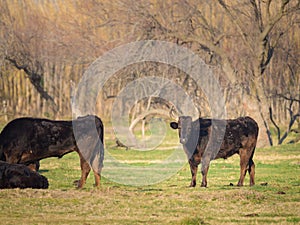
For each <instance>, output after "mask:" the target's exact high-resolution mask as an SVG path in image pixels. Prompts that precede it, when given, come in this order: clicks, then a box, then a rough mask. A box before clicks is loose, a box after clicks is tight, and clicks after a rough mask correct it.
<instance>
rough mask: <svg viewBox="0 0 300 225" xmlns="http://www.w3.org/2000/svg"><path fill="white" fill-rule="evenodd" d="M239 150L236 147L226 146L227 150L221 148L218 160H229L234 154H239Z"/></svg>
mask: <svg viewBox="0 0 300 225" xmlns="http://www.w3.org/2000/svg"><path fill="white" fill-rule="evenodd" d="M238 153H239V149H238V148H236V147H235V146H226V148H221V149H220V151H219V152H218V154H217V156H216V159H219V158H223V159H227V158H228V157H230V156H233V155H234V154H238Z"/></svg>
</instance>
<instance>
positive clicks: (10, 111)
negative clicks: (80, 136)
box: [0, 0, 300, 146]
mask: <svg viewBox="0 0 300 225" xmlns="http://www.w3.org/2000/svg"><path fill="white" fill-rule="evenodd" d="M299 7H300V1H299V0H264V1H261V0H231V1H229V0H201V1H200V0H190V1H188V0H173V1H171V0H161V1H159V0H150V1H149V0H148V1H145V0H141V1H135V0H116V1H107V0H102V1H100V0H85V1H78V0H1V1H0V105H1V107H0V120H1V121H2V123H6V122H7V121H9V120H11V119H13V118H16V117H20V116H38V117H47V118H52V119H65V118H71V117H72V110H71V97H72V95H73V93H74V88H75V87H76V84H78V82H79V81H80V79H81V77H82V75H83V73H84V71H85V69H86V68H87V67H88V66H89V65H90V64H91V63H92V62H93V61H94V60H96V59H97V58H98V57H99V56H101V55H102V54H103V53H105V52H107V51H109V50H111V49H113V48H114V47H116V46H120V45H122V44H126V43H129V42H133V41H138V40H164V41H170V42H174V43H177V44H178V45H180V46H184V47H187V48H189V49H191V50H192V51H193V52H195V53H196V54H198V55H199V56H200V57H201V58H202V59H203V60H204V61H205V62H206V63H207V64H209V65H212V66H213V68H214V73H215V75H216V76H217V79H218V80H219V82H220V84H221V86H222V92H223V93H224V96H225V100H226V106H227V116H228V117H229V118H234V117H237V116H243V115H249V116H251V117H253V118H255V119H256V120H257V121H258V122H259V125H260V145H261V146H262V145H264V146H265V145H274V144H281V143H282V142H283V141H284V140H285V138H286V137H287V136H288V135H289V134H290V133H291V132H292V131H295V132H299V130H300V121H299V118H300V67H299V63H300V61H299V59H300V32H299V27H300V10H299ZM158 74H159V76H162V77H166V78H168V79H170V80H172V81H174V82H176V83H177V84H178V85H180V86H181V87H183V88H184V89H185V90H186V92H187V93H188V94H189V95H190V96H192V98H193V100H194V101H195V103H196V104H197V107H198V109H199V112H200V115H201V116H209V113H210V109H209V106H208V104H207V99H206V97H205V95H204V94H203V93H202V91H201V89H200V88H199V87H197V85H195V82H194V81H193V80H192V79H191V78H190V77H189V76H188V75H187V74H185V73H183V72H182V71H179V70H178V69H176V68H172V67H170V66H168V65H163V64H159V63H151V62H147V63H141V64H135V65H132V66H129V67H127V68H124V69H123V70H121V71H119V72H118V73H117V74H115V75H114V76H113V77H111V79H110V80H109V81H108V82H107V83H106V84H105V86H104V88H103V90H102V91H101V93H100V94H99V97H98V102H97V114H98V115H99V116H100V117H101V118H103V119H104V120H109V117H110V115H111V112H110V111H111V106H112V103H113V102H114V99H115V98H116V96H117V95H118V93H119V92H120V91H121V90H122V88H124V87H125V86H126V84H128V83H130V82H131V81H133V80H135V79H137V78H140V77H145V76H153V75H155V76H158ZM174 94H176V93H174ZM150 109H153V110H156V111H157V112H161V111H164V112H165V113H162V114H165V115H168V113H169V110H170V109H171V104H170V103H168V102H165V101H163V100H162V99H157V98H149V99H143V100H141V101H140V102H137V104H136V106H135V109H134V110H133V112H132V115H131V117H132V120H133V121H134V119H135V118H139V115H143V118H144V117H145V116H144V115H147V112H149V117H150V111H151V110H150ZM153 110H152V111H151V113H152V112H153ZM159 110H160V111H159Z"/></svg>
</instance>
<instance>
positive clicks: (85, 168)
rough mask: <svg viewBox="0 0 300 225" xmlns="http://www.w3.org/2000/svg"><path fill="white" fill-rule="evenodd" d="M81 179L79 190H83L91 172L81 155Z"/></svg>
mask: <svg viewBox="0 0 300 225" xmlns="http://www.w3.org/2000/svg"><path fill="white" fill-rule="evenodd" d="M80 167H81V178H80V180H79V181H78V184H77V188H82V187H83V186H84V184H85V182H86V178H87V176H88V175H89V173H90V171H91V167H90V165H89V164H88V162H87V161H86V160H85V159H84V158H83V157H82V156H81V155H80Z"/></svg>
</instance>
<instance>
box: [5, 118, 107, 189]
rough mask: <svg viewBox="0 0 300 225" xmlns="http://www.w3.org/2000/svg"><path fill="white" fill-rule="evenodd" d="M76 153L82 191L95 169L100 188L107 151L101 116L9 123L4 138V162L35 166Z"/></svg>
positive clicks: (31, 119)
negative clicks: (41, 161)
mask: <svg viewBox="0 0 300 225" xmlns="http://www.w3.org/2000/svg"><path fill="white" fill-rule="evenodd" d="M75 137H76V138H75ZM73 151H76V152H77V153H78V154H79V157H80V166H81V178H80V180H79V181H78V183H77V186H78V188H82V187H83V185H84V184H85V182H86V178H87V176H88V174H89V172H90V170H91V167H92V169H93V171H94V176H95V186H99V184H100V178H101V177H100V173H101V169H102V166H103V158H104V148H103V124H102V121H101V119H100V118H98V117H97V116H85V117H80V118H78V119H76V120H73V121H55V120H48V119H38V118H19V119H15V120H13V121H11V122H10V123H8V124H7V125H6V126H5V127H4V129H3V131H2V132H1V134H0V159H1V160H3V161H6V162H8V163H16V164H25V165H32V164H37V161H39V160H41V159H44V158H48V157H59V158H61V157H62V156H64V155H65V154H67V153H70V152H73Z"/></svg>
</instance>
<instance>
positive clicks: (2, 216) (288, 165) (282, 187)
mask: <svg viewBox="0 0 300 225" xmlns="http://www.w3.org/2000/svg"><path fill="white" fill-rule="evenodd" d="M168 135H169V134H168ZM171 136H172V135H170V137H171ZM175 137H176V136H175ZM167 140H168V141H166V142H163V143H162V145H161V146H162V147H161V146H160V148H158V149H155V150H151V151H135V150H128V151H126V150H124V149H123V148H115V147H114V146H113V145H114V143H113V141H112V140H109V139H106V156H108V155H111V156H112V157H114V158H115V159H116V160H117V161H120V162H124V161H125V160H126V163H125V164H126V165H127V166H130V168H131V167H132V168H133V169H134V168H135V167H136V168H144V167H147V166H153V168H154V169H155V168H159V166H160V163H161V161H164V160H165V159H166V158H168V157H169V156H170V155H171V154H172V153H173V152H174V151H175V150H174V148H172V146H176V142H177V141H178V140H177V139H175V138H173V140H172V137H171V139H170V138H167ZM254 161H255V163H256V185H255V186H253V187H249V176H248V175H247V176H246V180H245V186H244V187H237V186H230V185H229V184H230V183H233V184H236V183H237V181H238V178H239V157H238V156H233V157H231V158H228V159H227V160H222V159H220V160H215V161H212V163H211V166H210V170H209V174H208V188H200V186H199V183H200V180H201V174H200V173H199V172H198V179H197V181H198V185H197V187H196V188H188V185H189V182H190V178H191V175H190V171H189V166H188V165H187V164H186V163H185V164H184V165H183V166H181V167H180V168H179V169H178V171H177V172H176V173H175V174H174V175H173V176H171V177H169V178H168V179H164V180H163V181H162V182H159V183H157V184H152V185H146V186H142V185H141V186H127V185H124V184H118V183H115V182H113V181H112V180H111V179H108V178H107V177H102V180H101V187H100V188H99V189H96V188H94V187H93V183H94V180H93V175H92V174H90V176H89V178H88V180H87V184H86V186H85V188H84V189H83V190H76V189H75V187H74V186H73V181H74V180H76V179H78V178H79V177H80V166H79V157H78V156H77V154H76V153H70V154H68V155H66V156H64V157H63V158H61V159H56V158H49V159H45V160H42V161H41V173H42V174H43V175H44V176H46V177H47V178H48V180H49V183H50V186H49V189H48V190H32V189H25V190H21V189H14V190H0V221H1V222H0V224H178V225H194V224H299V223H300V176H299V175H300V144H293V145H282V146H276V147H272V148H263V149H257V150H256V153H255V156H254ZM170 165H173V164H172V162H170V163H169V164H167V166H170ZM174 165H175V164H174ZM104 166H105V167H104V169H103V174H108V172H109V171H108V170H113V169H114V168H112V166H113V165H110V164H109V162H105V164H104ZM124 168H125V169H126V167H124ZM159 169H161V171H162V173H163V172H164V169H166V168H159ZM115 172H116V173H118V175H121V176H124V179H125V181H126V179H127V178H128V179H134V178H135V175H136V174H134V173H133V174H131V173H129V175H128V173H127V171H122V170H115ZM144 179H150V178H149V177H147V176H145V178H144Z"/></svg>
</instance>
